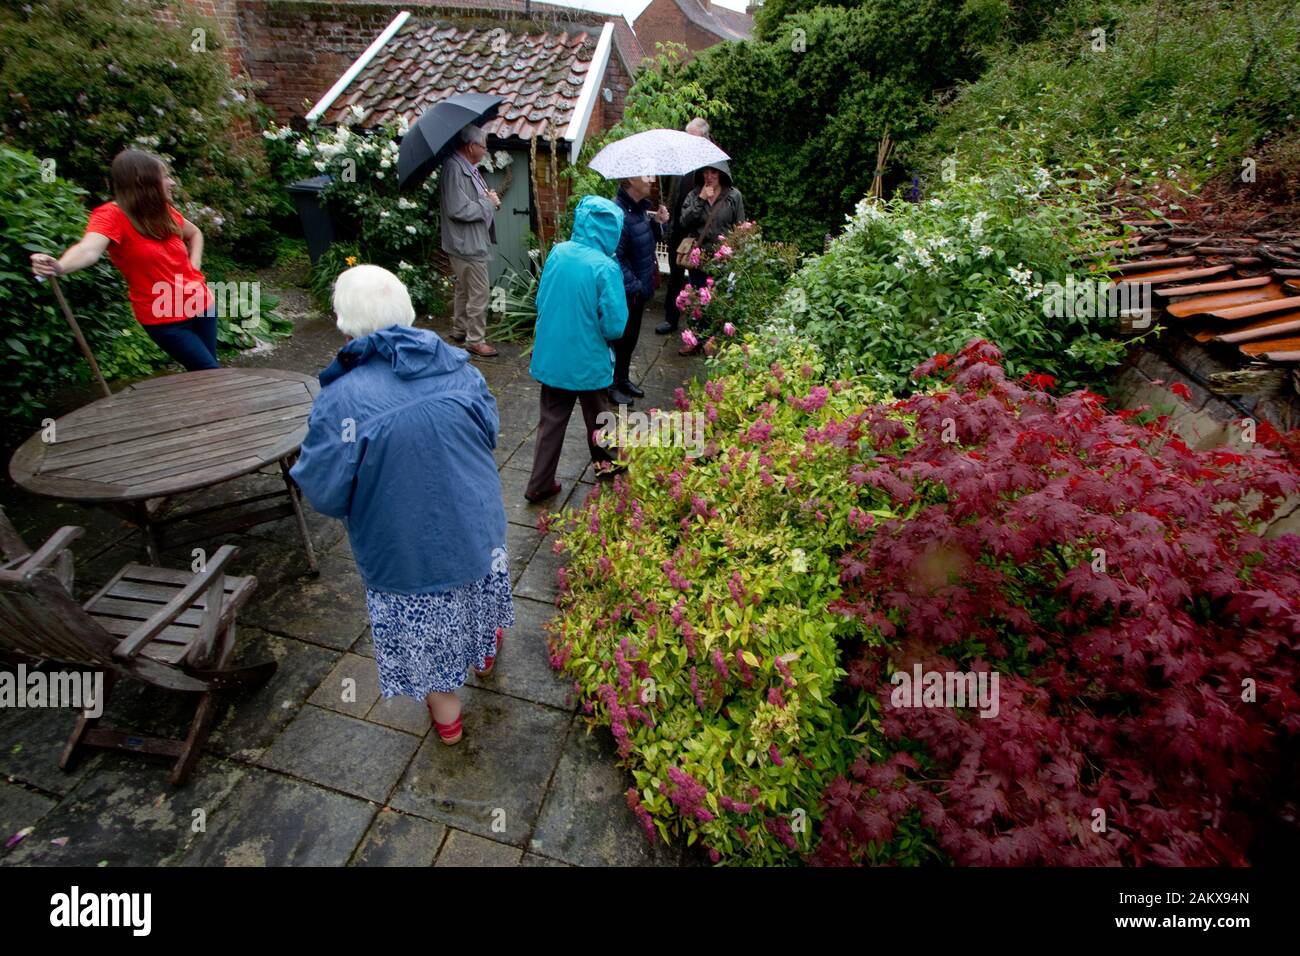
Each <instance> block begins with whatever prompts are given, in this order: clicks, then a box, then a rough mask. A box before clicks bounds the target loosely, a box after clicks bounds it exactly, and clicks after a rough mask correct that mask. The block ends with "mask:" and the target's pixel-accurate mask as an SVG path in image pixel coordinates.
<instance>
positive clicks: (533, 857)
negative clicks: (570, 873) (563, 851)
mask: <svg viewBox="0 0 1300 956" xmlns="http://www.w3.org/2000/svg"><path fill="white" fill-rule="evenodd" d="M519 865H520V866H572V864H570V863H564V862H563V861H561V860H552V859H551V858H550V857H549V856H540V855H538V854H536V853H525V854H524V858H523V859H522V860H521V861H520V863H519Z"/></svg>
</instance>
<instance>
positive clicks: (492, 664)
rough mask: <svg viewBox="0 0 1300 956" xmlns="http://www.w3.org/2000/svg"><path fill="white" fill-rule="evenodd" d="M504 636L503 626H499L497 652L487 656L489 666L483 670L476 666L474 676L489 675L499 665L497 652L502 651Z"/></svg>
mask: <svg viewBox="0 0 1300 956" xmlns="http://www.w3.org/2000/svg"><path fill="white" fill-rule="evenodd" d="M502 636H503V635H502V633H501V628H499V627H498V628H497V653H496V654H489V655H488V658H487V667H485V668H483V669H482V670H479V669H478V668H477V667H476V668H474V676H475V677H487V676H488V675H489V674H491V673H492V668H494V667H496V666H497V654H500V653H501V638H502Z"/></svg>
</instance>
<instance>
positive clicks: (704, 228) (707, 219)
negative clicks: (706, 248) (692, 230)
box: [698, 194, 723, 242]
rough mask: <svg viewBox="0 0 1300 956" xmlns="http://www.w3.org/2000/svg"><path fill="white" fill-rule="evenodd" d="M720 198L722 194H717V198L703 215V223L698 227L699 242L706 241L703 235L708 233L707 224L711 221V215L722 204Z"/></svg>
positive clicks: (712, 215)
mask: <svg viewBox="0 0 1300 956" xmlns="http://www.w3.org/2000/svg"><path fill="white" fill-rule="evenodd" d="M722 200H723V194H719V196H718V198H717V200H716V201H715V202H714V203H713V205H712V206H711V207H710V208H709V214H708V216H707V217H705V220H704V225H703V226H701V227H700V235H699V237H698V238H699V241H700V242H705V241H706V239H705V237H706V236H707V235H708V234H709V225H710V224H711V223H712V222H713V217H714V215H715V214H716V213H717V211H718V207H719V206H720V205H721V204H722Z"/></svg>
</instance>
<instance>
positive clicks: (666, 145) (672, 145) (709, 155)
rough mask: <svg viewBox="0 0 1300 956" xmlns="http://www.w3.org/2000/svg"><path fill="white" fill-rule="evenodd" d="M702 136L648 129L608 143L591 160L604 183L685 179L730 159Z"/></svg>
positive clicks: (592, 166) (672, 130) (674, 130)
mask: <svg viewBox="0 0 1300 956" xmlns="http://www.w3.org/2000/svg"><path fill="white" fill-rule="evenodd" d="M730 158H731V157H729V156H728V155H727V154H726V153H724V152H723V151H722V150H720V149H718V147H717V146H715V145H714V144H713V143H712V142H710V141H709V140H707V139H705V138H704V137H703V136H692V135H691V134H690V133H683V132H682V131H681V130H678V129H651V130H646V131H645V132H644V133H636V134H634V135H632V136H628V137H627V138H626V139H620V140H618V141H617V142H614V143H610V144H609V145H608V146H606V147H605V148H604V149H602V150H601V151H600V152H599V153H597V154H596V155H595V156H594V157H593V158H592V160H591V163H590V165H591V168H592V169H594V170H595V171H596V172H598V173H600V174H601V175H602V176H604V177H605V178H606V179H626V178H630V177H632V176H685V175H686V174H687V173H693V172H695V171H696V170H697V169H699V168H700V167H701V166H708V165H710V164H712V163H716V162H720V161H723V160H727V159H730Z"/></svg>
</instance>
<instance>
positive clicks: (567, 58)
mask: <svg viewBox="0 0 1300 956" xmlns="http://www.w3.org/2000/svg"><path fill="white" fill-rule="evenodd" d="M618 56H619V54H618V52H617V50H616V38H615V28H614V25H613V24H612V23H610V22H605V23H604V24H603V25H600V26H597V27H591V26H587V27H584V26H581V25H576V24H572V23H556V22H552V23H536V22H528V21H514V20H511V21H500V22H497V21H492V20H482V19H478V20H463V19H444V18H442V17H437V18H417V17H412V16H410V15H409V14H408V13H406V12H402V13H399V14H398V15H397V17H395V18H394V20H393V21H392V22H391V23H389V25H388V26H387V27H386V28H385V30H384V31H383V32H382V33H381V34H380V35H379V36H378V37H376V39H375V41H374V42H373V43H372V44H371V45H370V47H368V48H367V49H366V50H365V51H364V52H363V53H362V54H361V56H360V57H358V58H357V60H356V61H355V62H354V63H353V64H352V65H351V67H349V68H348V70H347V71H346V72H345V73H344V74H343V75H342V76H341V77H339V79H338V80H337V81H336V82H335V83H334V85H333V86H332V87H331V88H330V89H329V90H328V91H326V92H325V94H324V95H323V96H322V97H321V98H320V100H318V101H317V103H316V105H315V106H314V107H313V108H312V110H311V111H310V112H309V113H308V118H309V119H317V120H319V121H321V122H324V123H327V124H333V123H338V122H342V121H343V120H344V119H345V118H346V119H348V120H349V121H351V122H352V123H353V127H354V128H356V129H367V128H370V129H373V128H378V127H380V126H382V125H384V124H385V123H390V122H395V121H397V120H398V119H399V118H405V120H406V121H407V122H408V123H414V122H415V120H416V119H417V118H418V117H419V116H420V114H421V113H423V112H424V111H425V110H426V109H428V108H429V107H430V106H432V105H433V104H434V103H436V102H438V101H439V100H442V99H444V98H446V97H447V96H451V95H453V94H456V93H466V92H479V93H495V94H498V95H500V96H501V97H503V102H502V104H501V107H500V112H499V115H498V116H497V117H496V118H494V119H492V120H490V121H488V122H487V123H485V124H484V129H485V130H486V132H487V134H488V147H489V162H490V164H491V168H490V169H489V170H488V171H487V172H486V173H485V176H486V178H487V180H488V182H489V185H490V186H491V187H492V188H493V189H495V190H496V191H497V192H498V193H499V194H500V196H501V198H502V203H501V208H500V209H499V210H498V212H497V222H496V226H497V240H498V245H497V254H496V256H495V257H494V259H493V262H492V266H491V270H490V273H489V280H490V281H491V282H493V283H495V282H496V281H497V279H498V278H499V277H500V275H501V274H502V273H503V272H504V271H506V270H507V269H513V270H514V271H516V272H523V271H525V262H526V259H527V255H528V235H529V232H532V233H533V234H534V235H536V236H538V237H539V238H541V239H543V240H549V239H550V238H551V237H553V236H554V235H555V232H556V227H557V224H558V221H559V219H560V217H561V216H562V215H563V212H564V209H565V203H566V201H567V198H568V189H567V182H566V181H565V180H564V179H563V178H562V177H560V176H559V172H560V170H561V169H562V168H563V167H564V166H565V165H567V164H568V163H572V162H575V161H576V160H577V156H578V153H579V151H580V150H581V148H582V144H583V141H584V140H585V139H586V138H587V137H588V136H589V135H594V134H595V133H597V132H599V131H600V130H602V129H604V128H606V127H607V126H609V125H612V124H613V123H614V122H616V121H617V119H618V115H615V114H617V113H621V109H617V108H612V103H613V100H614V91H613V90H612V89H611V87H610V83H611V79H610V78H609V77H607V73H609V72H610V64H611V59H612V58H617V57H618ZM615 72H618V70H617V68H616V70H615ZM619 100H620V103H619V106H621V95H620V96H619ZM349 114H351V115H349Z"/></svg>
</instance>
